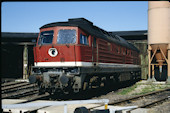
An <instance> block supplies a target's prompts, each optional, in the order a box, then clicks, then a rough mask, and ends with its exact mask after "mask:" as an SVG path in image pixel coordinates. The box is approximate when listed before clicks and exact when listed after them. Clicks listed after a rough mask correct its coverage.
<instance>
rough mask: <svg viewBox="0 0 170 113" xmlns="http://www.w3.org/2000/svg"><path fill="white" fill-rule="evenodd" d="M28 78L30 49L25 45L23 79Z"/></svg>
mask: <svg viewBox="0 0 170 113" xmlns="http://www.w3.org/2000/svg"><path fill="white" fill-rule="evenodd" d="M27 78H28V47H27V45H24V51H23V79H27Z"/></svg>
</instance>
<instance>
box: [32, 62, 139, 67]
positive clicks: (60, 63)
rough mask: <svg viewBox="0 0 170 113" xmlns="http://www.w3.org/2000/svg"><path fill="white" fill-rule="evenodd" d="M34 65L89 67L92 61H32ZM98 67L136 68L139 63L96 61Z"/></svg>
mask: <svg viewBox="0 0 170 113" xmlns="http://www.w3.org/2000/svg"><path fill="white" fill-rule="evenodd" d="M34 65H35V66H39V67H46V66H47V67H53V66H56V67H61V66H66V67H73V66H78V67H79V66H84V67H91V66H94V65H93V63H92V62H37V63H34ZM98 66H99V67H134V68H138V67H140V66H139V65H133V64H117V63H98Z"/></svg>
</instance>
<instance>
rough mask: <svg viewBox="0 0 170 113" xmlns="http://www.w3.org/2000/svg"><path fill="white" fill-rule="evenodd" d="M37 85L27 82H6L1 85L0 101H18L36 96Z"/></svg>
mask: <svg viewBox="0 0 170 113" xmlns="http://www.w3.org/2000/svg"><path fill="white" fill-rule="evenodd" d="M38 90H39V89H38V87H37V84H30V83H28V82H15V81H13V82H7V83H3V84H1V98H2V99H19V98H23V97H26V96H31V95H35V94H38Z"/></svg>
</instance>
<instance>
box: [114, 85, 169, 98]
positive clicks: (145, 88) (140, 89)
mask: <svg viewBox="0 0 170 113" xmlns="http://www.w3.org/2000/svg"><path fill="white" fill-rule="evenodd" d="M166 88H170V84H161V83H160V84H153V83H149V84H144V83H141V82H138V83H136V84H135V85H133V86H131V87H128V88H124V89H121V90H120V91H119V92H118V93H117V94H118V95H142V94H146V93H149V92H153V91H158V90H161V89H166Z"/></svg>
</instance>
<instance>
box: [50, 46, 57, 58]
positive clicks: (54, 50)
mask: <svg viewBox="0 0 170 113" xmlns="http://www.w3.org/2000/svg"><path fill="white" fill-rule="evenodd" d="M48 54H49V55H50V56H51V57H56V56H57V55H58V51H57V49H56V48H50V49H49V50H48Z"/></svg>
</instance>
